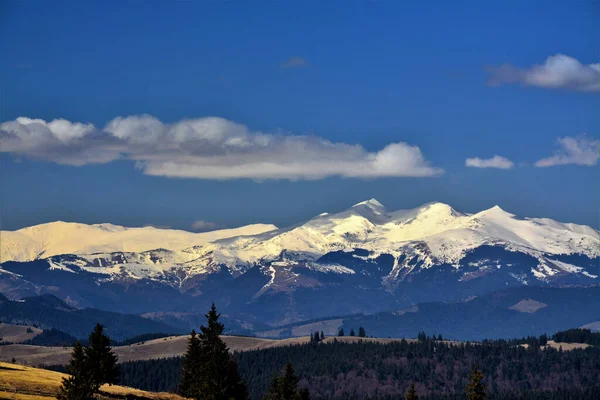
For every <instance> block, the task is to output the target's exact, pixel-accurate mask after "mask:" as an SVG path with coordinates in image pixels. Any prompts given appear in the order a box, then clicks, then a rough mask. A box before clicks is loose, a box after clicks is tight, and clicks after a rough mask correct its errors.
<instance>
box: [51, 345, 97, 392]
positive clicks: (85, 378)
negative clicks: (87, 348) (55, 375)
mask: <svg viewBox="0 0 600 400" xmlns="http://www.w3.org/2000/svg"><path fill="white" fill-rule="evenodd" d="M66 369H67V373H68V374H69V375H70V376H69V377H68V378H63V379H62V386H61V387H60V393H59V395H58V397H57V398H58V399H59V400H89V399H91V398H92V397H93V396H94V388H93V385H92V382H91V377H90V373H89V372H90V371H89V369H88V365H87V359H86V356H85V352H84V351H83V347H81V343H79V341H78V342H76V343H75V346H74V347H73V352H72V353H71V360H70V361H69V364H68V365H67V366H66Z"/></svg>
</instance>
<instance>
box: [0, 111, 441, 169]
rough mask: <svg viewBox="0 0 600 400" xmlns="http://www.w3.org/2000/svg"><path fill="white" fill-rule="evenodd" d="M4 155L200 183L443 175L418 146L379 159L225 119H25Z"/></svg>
mask: <svg viewBox="0 0 600 400" xmlns="http://www.w3.org/2000/svg"><path fill="white" fill-rule="evenodd" d="M0 150H1V151H2V152H8V153H13V154H19V155H23V156H26V157H30V158H32V159H38V160H45V161H51V162H55V163H58V164H65V165H74V166H80V165H86V164H102V163H108V162H111V161H113V160H117V159H129V160H134V161H135V162H136V167H137V168H139V169H140V170H142V171H143V172H144V173H145V174H147V175H155V176H166V177H177V178H199V179H239V178H248V179H255V180H264V179H289V180H300V179H323V178H326V177H330V176H340V177H350V178H379V177H427V176H435V175H439V174H441V173H443V170H441V169H439V168H436V167H433V166H432V165H431V164H430V163H429V162H428V161H427V160H426V159H425V158H424V156H423V154H422V153H421V150H420V149H419V148H418V147H417V146H411V145H409V144H407V143H404V142H399V143H391V144H388V145H387V146H385V147H384V148H383V149H381V150H379V151H376V152H369V151H367V150H366V149H365V148H364V147H362V146H360V145H352V144H346V143H334V142H331V141H329V140H326V139H323V138H319V137H316V136H306V135H294V134H281V133H263V132H252V131H250V130H249V129H248V128H247V127H246V126H244V125H241V124H237V123H234V122H231V121H228V120H226V119H223V118H217V117H207V118H197V119H187V120H182V121H179V122H176V123H173V124H166V123H163V122H161V121H160V120H158V119H157V118H155V117H152V116H150V115H134V116H129V117H118V118H115V119H113V120H112V121H110V122H108V123H107V124H106V126H105V127H104V128H103V129H98V128H96V127H94V126H93V125H92V124H84V123H78V122H70V121H67V120H64V119H57V120H53V121H50V122H46V121H44V120H41V119H31V118H25V117H20V118H17V119H16V120H14V121H8V122H4V123H2V124H0Z"/></svg>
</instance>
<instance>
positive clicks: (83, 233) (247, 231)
mask: <svg viewBox="0 0 600 400" xmlns="http://www.w3.org/2000/svg"><path fill="white" fill-rule="evenodd" d="M274 229H277V227H276V226H275V225H270V224H255V225H248V226H243V227H240V228H234V229H221V230H216V231H212V232H202V233H193V232H186V231H181V230H175V229H158V228H154V227H150V226H148V227H143V228H126V227H123V226H118V225H112V224H96V225H86V224H79V223H72V222H62V221H57V222H51V223H47V224H41V225H36V226H32V227H28V228H23V229H19V230H18V231H1V232H0V238H1V240H0V262H4V261H9V260H14V261H30V260H35V259H38V258H46V257H50V256H54V255H59V254H91V253H112V252H143V251H148V250H154V249H169V250H174V251H177V250H182V249H185V248H189V247H192V246H196V245H201V244H205V243H210V242H213V241H215V240H219V239H224V238H228V237H234V236H241V235H256V234H259V233H263V232H268V231H271V230H274Z"/></svg>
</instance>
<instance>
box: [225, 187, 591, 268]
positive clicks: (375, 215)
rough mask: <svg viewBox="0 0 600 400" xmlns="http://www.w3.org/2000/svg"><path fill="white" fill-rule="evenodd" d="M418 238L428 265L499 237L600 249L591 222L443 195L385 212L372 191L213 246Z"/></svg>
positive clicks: (260, 247)
mask: <svg viewBox="0 0 600 400" xmlns="http://www.w3.org/2000/svg"><path fill="white" fill-rule="evenodd" d="M416 244H424V245H425V247H424V248H426V249H427V251H428V254H426V255H422V256H424V257H425V258H427V260H426V265H433V264H435V263H441V262H445V263H456V262H458V261H459V260H460V259H461V258H462V257H463V256H464V255H465V254H466V253H467V252H468V251H470V250H472V249H474V248H476V247H479V246H482V245H502V246H505V247H506V248H507V249H509V250H513V251H521V252H524V253H527V254H532V255H535V256H541V255H544V254H574V253H575V254H585V255H587V256H589V257H591V258H593V257H598V256H600V235H599V233H598V231H596V230H594V229H592V228H590V227H587V226H581V225H575V224H563V223H559V222H556V221H553V220H548V219H520V218H517V217H516V216H515V215H513V214H510V213H508V212H506V211H504V210H502V209H501V208H500V207H498V206H495V207H492V208H491V209H489V210H485V211H482V212H479V213H477V214H464V213H461V212H458V211H456V210H454V209H453V208H452V207H450V206H448V205H447V204H442V203H429V204H425V205H423V206H421V207H418V208H415V209H411V210H399V211H394V212H388V211H387V210H386V209H385V207H384V206H383V205H382V204H381V203H379V202H378V201H377V200H374V199H371V200H368V201H366V202H362V203H358V204H356V205H354V206H353V207H351V208H350V209H348V210H345V211H343V212H340V213H337V214H321V215H320V216H318V217H316V218H313V219H311V220H309V221H307V222H306V223H304V224H300V225H297V226H295V227H292V228H288V229H278V230H274V231H270V232H267V233H265V234H262V235H257V236H251V237H244V238H231V239H226V240H222V241H217V242H215V245H216V246H217V247H218V248H217V249H215V252H216V253H217V257H219V258H220V261H221V262H223V263H225V264H230V263H235V262H236V261H237V262H257V261H260V260H266V259H272V258H275V257H277V256H278V255H279V254H280V253H281V252H282V251H283V250H287V251H292V252H296V253H300V254H304V255H305V256H306V257H307V258H308V259H316V258H318V257H319V256H321V255H323V254H326V253H328V252H330V251H336V250H351V249H356V248H361V249H366V250H370V251H372V252H373V253H374V254H375V255H377V254H384V253H387V254H392V255H395V256H399V255H400V254H403V253H407V252H408V253H411V252H414V246H415V245H416ZM421 247H423V246H421Z"/></svg>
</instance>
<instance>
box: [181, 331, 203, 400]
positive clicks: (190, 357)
mask: <svg viewBox="0 0 600 400" xmlns="http://www.w3.org/2000/svg"><path fill="white" fill-rule="evenodd" d="M201 357H202V350H201V349H200V339H199V338H198V336H196V331H195V330H193V329H192V332H191V333H190V338H189V339H188V347H187V351H186V353H185V355H184V356H183V366H182V371H181V381H180V383H179V393H180V394H181V395H182V396H183V397H189V398H199V397H200V381H199V378H200V377H199V376H198V371H200V368H201Z"/></svg>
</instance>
